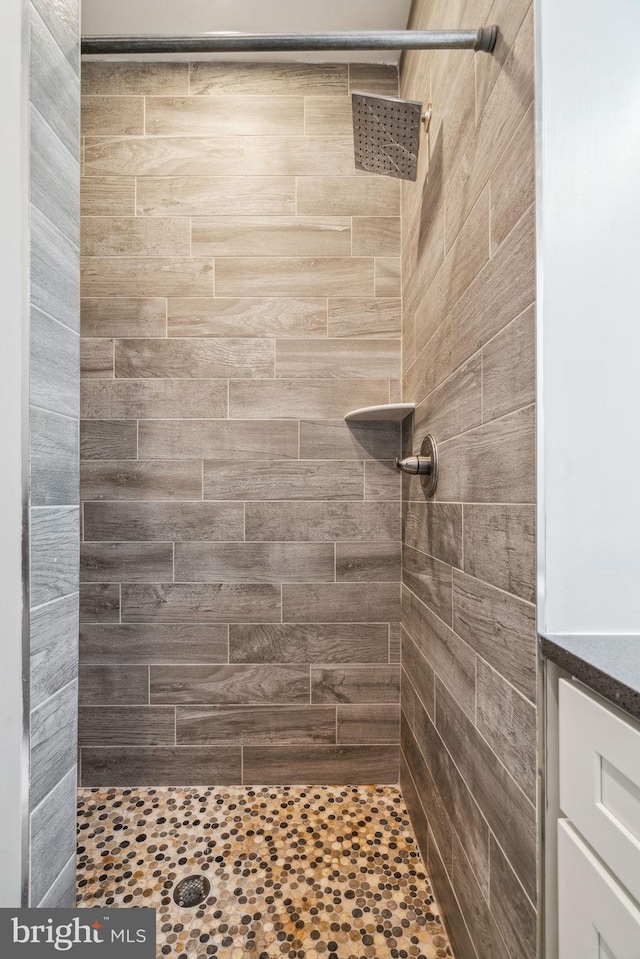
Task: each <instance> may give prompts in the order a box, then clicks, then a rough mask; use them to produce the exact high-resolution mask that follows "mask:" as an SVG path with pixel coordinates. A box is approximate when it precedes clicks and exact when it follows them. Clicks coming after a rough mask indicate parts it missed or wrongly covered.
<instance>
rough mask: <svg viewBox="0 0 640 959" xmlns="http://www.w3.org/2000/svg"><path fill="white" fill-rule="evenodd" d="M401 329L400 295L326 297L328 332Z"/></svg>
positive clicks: (385, 333)
mask: <svg viewBox="0 0 640 959" xmlns="http://www.w3.org/2000/svg"><path fill="white" fill-rule="evenodd" d="M401 330H402V301H401V300H400V299H399V298H391V299H380V298H378V299H376V298H375V297H374V298H371V297H365V298H363V299H355V298H346V299H339V298H337V299H330V300H329V336H336V337H337V336H383V337H386V336H391V337H399V336H400V333H401Z"/></svg>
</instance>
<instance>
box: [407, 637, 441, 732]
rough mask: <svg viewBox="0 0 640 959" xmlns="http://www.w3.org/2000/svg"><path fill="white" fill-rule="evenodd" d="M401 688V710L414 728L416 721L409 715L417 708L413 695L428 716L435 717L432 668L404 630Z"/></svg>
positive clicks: (413, 716)
mask: <svg viewBox="0 0 640 959" xmlns="http://www.w3.org/2000/svg"><path fill="white" fill-rule="evenodd" d="M401 686H402V695H401V701H402V703H403V708H404V711H405V713H406V714H407V718H408V719H409V722H411V723H412V725H413V727H414V728H415V727H416V719H415V715H413V714H412V713H411V710H412V709H413V710H415V708H416V707H417V703H415V702H414V701H413V695H414V694H415V696H417V697H418V700H419V702H420V704H421V705H422V708H423V709H424V710H425V711H426V712H427V713H428V714H429V716H431V717H432V718H433V717H434V716H435V676H434V672H433V668H432V666H431V664H430V663H429V662H428V661H427V660H426V659H425V657H424V656H423V655H422V652H421V650H420V648H419V646H418V645H416V643H414V642H413V640H412V639H411V636H410V635H409V633H408V632H407V631H406V630H405V629H403V632H402V674H401ZM409 686H411V687H412V689H410V688H409Z"/></svg>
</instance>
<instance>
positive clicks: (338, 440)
mask: <svg viewBox="0 0 640 959" xmlns="http://www.w3.org/2000/svg"><path fill="white" fill-rule="evenodd" d="M399 455H400V428H399V426H398V424H397V423H384V422H378V423H376V422H370V423H345V421H344V419H339V420H317V419H313V420H301V421H300V457H301V458H302V459H319V460H349V459H360V460H370V459H383V460H390V459H395V457H396V456H399Z"/></svg>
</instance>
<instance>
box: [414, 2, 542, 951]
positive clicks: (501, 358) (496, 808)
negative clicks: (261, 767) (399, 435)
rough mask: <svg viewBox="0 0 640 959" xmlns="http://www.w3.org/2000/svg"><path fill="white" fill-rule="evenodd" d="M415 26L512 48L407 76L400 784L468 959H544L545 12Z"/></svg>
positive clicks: (505, 11) (505, 5) (447, 16)
mask: <svg viewBox="0 0 640 959" xmlns="http://www.w3.org/2000/svg"><path fill="white" fill-rule="evenodd" d="M463 6H464V10H465V12H464V14H463V15H461V16H460V17H459V18H458V19H456V14H455V11H456V10H458V9H459V10H461V9H462V8H463ZM412 23H413V26H414V27H416V28H420V29H442V28H446V27H449V28H455V27H456V26H458V25H459V26H462V27H470V26H478V25H480V24H482V23H497V24H498V25H499V27H500V31H501V36H500V39H499V41H498V47H497V49H496V53H495V55H494V56H493V57H488V56H486V55H485V54H480V53H478V54H475V55H474V54H472V53H467V52H461V51H457V52H451V53H443V52H434V53H431V54H430V53H411V54H410V55H408V56H407V57H406V59H405V61H404V64H403V71H402V83H401V88H402V92H403V95H407V96H409V97H412V98H414V99H419V100H423V101H426V100H427V99H430V100H431V102H432V103H433V110H434V116H433V121H432V125H431V131H430V134H429V149H428V150H424V151H423V155H422V157H421V163H420V165H421V170H420V175H419V177H418V181H417V183H416V184H404V194H403V233H404V247H403V254H404V277H405V281H404V332H403V359H404V367H403V368H404V378H403V390H404V399H406V400H415V401H416V402H417V403H418V407H417V410H416V415H415V423H414V429H413V435H412V436H409V435H407V436H406V444H407V447H408V446H410V445H413V447H414V449H416V448H419V445H420V442H421V440H422V438H423V436H424V434H425V433H426V432H432V433H434V434H435V436H436V438H437V439H438V441H439V444H440V482H439V486H438V491H437V495H436V499H435V502H432V501H429V502H426V501H425V499H424V496H423V494H422V490H421V487H420V484H419V483H418V482H416V481H415V480H413V481H411V482H407V483H406V485H405V489H404V503H403V508H404V562H403V566H404V574H403V575H404V580H403V607H402V624H403V627H404V630H403V650H402V658H403V667H404V668H403V673H402V711H403V725H402V766H401V782H402V786H403V790H404V794H405V797H406V799H407V802H408V803H409V807H410V810H411V813H412V819H413V822H414V826H415V828H416V830H417V832H418V835H419V836H420V838H421V845H422V848H423V852H425V854H426V855H427V858H428V861H429V872H430V875H431V876H432V878H433V881H434V885H435V891H436V895H437V896H438V898H439V900H440V901H441V903H442V906H443V910H444V914H445V916H446V918H447V922H448V927H449V931H450V933H451V937H452V940H453V948H454V953H455V955H456V957H457V959H474V957H478V959H486V957H488V956H491V957H492V959H508V957H511V959H534V957H535V955H536V780H537V776H536V631H535V608H534V605H533V604H534V600H535V571H534V502H535V409H534V365H535V344H534V307H533V300H534V276H535V260H534V206H533V202H534V110H533V96H534V87H533V63H534V57H533V16H532V9H531V7H530V5H529V3H528V2H526V0H518V2H513V0H509V2H507V0H493V2H489V0H477V2H474V3H472V4H469V3H467V4H466V6H465V5H464V4H451V3H450V2H448V0H447V2H444V0H442V2H437V0H436V2H435V3H434V2H432V0H429V2H428V3H427V2H418V3H416V4H414V10H413V21H412Z"/></svg>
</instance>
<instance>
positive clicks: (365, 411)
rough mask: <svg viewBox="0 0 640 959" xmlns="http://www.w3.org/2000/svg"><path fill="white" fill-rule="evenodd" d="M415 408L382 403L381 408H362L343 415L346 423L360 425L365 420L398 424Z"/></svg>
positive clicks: (406, 405)
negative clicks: (356, 422) (358, 423)
mask: <svg viewBox="0 0 640 959" xmlns="http://www.w3.org/2000/svg"><path fill="white" fill-rule="evenodd" d="M415 408H416V404H415V403H383V404H382V405H381V406H363V407H361V409H359V410H351V412H350V413H345V416H344V418H345V420H346V421H347V423H351V422H355V421H358V422H361V423H362V422H364V421H366V420H378V421H381V420H386V421H387V422H395V423H400V422H401V421H402V420H403V419H404V418H405V416H408V415H409V413H413V411H414V410H415Z"/></svg>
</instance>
